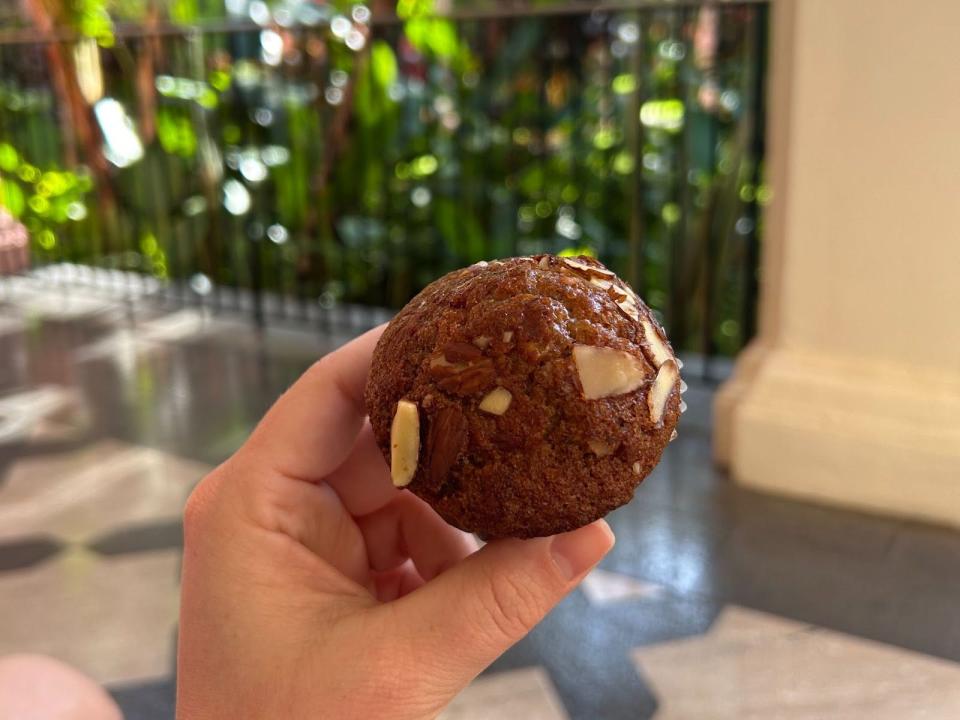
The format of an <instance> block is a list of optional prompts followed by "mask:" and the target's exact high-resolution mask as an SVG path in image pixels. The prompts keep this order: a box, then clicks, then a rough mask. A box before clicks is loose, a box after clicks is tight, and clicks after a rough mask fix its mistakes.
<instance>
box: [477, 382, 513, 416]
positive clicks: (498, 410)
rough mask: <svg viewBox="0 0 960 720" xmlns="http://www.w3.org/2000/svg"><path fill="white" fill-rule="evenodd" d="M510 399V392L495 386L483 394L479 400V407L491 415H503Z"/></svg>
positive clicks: (511, 398)
mask: <svg viewBox="0 0 960 720" xmlns="http://www.w3.org/2000/svg"><path fill="white" fill-rule="evenodd" d="M512 400H513V395H511V394H510V391H509V390H507V389H506V388H502V387H496V388H494V389H493V390H491V391H490V392H488V393H487V394H486V395H484V396H483V400H481V401H480V409H481V410H483V411H484V412H486V413H490V414H491V415H503V414H504V413H505V412H506V411H507V408H509V407H510V402H511V401H512Z"/></svg>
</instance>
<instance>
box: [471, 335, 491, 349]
mask: <svg viewBox="0 0 960 720" xmlns="http://www.w3.org/2000/svg"><path fill="white" fill-rule="evenodd" d="M473 344H474V345H476V346H477V347H478V348H480V349H481V350H485V349H486V348H487V345H489V344H490V338H488V337H487V336H486V335H479V336H478V337H475V338H474V339H473Z"/></svg>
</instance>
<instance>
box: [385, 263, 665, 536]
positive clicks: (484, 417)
mask: <svg viewBox="0 0 960 720" xmlns="http://www.w3.org/2000/svg"><path fill="white" fill-rule="evenodd" d="M575 348H579V349H575ZM596 348H599V350H595V349H596ZM617 373H619V374H617ZM658 376H659V377H658ZM680 383H681V381H680V377H679V373H678V372H677V362H676V359H675V357H674V354H673V351H672V349H671V348H670V346H669V344H668V343H667V341H666V338H665V336H664V335H663V330H662V329H661V328H660V326H659V324H658V323H657V322H656V320H655V319H654V318H653V316H652V314H651V313H650V310H649V308H647V306H646V305H645V304H644V303H643V302H642V301H641V300H640V299H639V298H638V297H637V296H636V295H635V294H634V293H633V291H632V290H631V289H630V288H629V287H628V286H627V285H626V284H625V283H623V282H622V281H620V280H619V279H618V278H617V277H616V276H615V275H613V273H611V272H610V271H608V270H606V269H605V268H604V267H603V265H601V264H600V263H599V262H597V261H596V260H593V259H591V258H587V257H580V258H559V257H554V256H550V255H539V256H535V257H521V258H512V259H509V260H502V261H493V262H489V263H478V264H476V265H473V266H471V267H468V268H465V269H462V270H458V271H455V272H452V273H450V274H448V275H445V276H444V277H442V278H440V279H439V280H437V281H435V282H434V283H432V284H431V285H429V286H428V287H427V288H425V289H424V290H423V291H422V292H421V293H420V294H419V295H417V296H416V297H415V298H414V299H413V300H411V301H410V302H409V303H408V304H407V306H406V307H404V308H403V309H402V310H401V311H400V312H399V313H398V314H397V316H396V317H395V318H394V319H393V321H392V322H391V323H390V325H389V326H388V327H387V329H386V330H385V331H384V333H383V336H382V338H381V339H380V342H379V344H378V345H377V347H376V350H375V351H374V355H373V364H372V367H371V372H370V379H369V381H368V383H367V388H366V403H367V410H368V412H369V414H370V421H371V424H372V425H373V430H374V434H375V436H376V438H377V442H378V444H379V446H380V448H381V450H382V451H383V454H384V456H385V457H386V458H387V461H388V462H390V461H391V459H392V458H391V430H392V427H397V428H398V429H397V430H396V431H395V436H394V442H395V444H396V446H397V450H396V452H395V453H393V454H394V456H395V457H394V458H393V460H394V471H395V477H394V481H395V482H396V483H397V484H402V483H403V482H404V481H407V482H408V483H409V484H408V485H407V487H408V489H409V490H411V491H412V492H414V493H416V494H417V495H418V496H419V497H421V498H423V499H424V500H426V501H427V502H428V503H430V504H431V505H432V506H433V507H434V509H436V511H437V512H438V513H439V514H440V515H441V516H442V517H443V518H444V519H445V520H446V521H447V522H449V523H450V524H452V525H455V526H456V527H459V528H461V529H463V530H468V531H471V532H475V533H477V534H479V535H480V536H481V537H485V538H498V537H521V538H523V537H534V536H541V535H551V534H554V533H557V532H563V531H567V530H572V529H574V528H577V527H580V526H582V525H585V524H587V523H589V522H592V521H593V520H595V519H597V518H600V517H603V516H604V515H606V514H607V513H609V512H610V511H611V510H613V509H614V508H616V507H618V506H620V505H623V504H624V503H626V502H629V500H630V498H631V497H632V496H633V492H634V490H635V489H636V487H637V485H639V484H640V482H641V481H642V480H643V478H645V477H646V476H647V474H648V473H649V472H650V471H651V470H652V469H653V467H654V466H655V465H656V464H657V462H659V460H660V455H661V453H662V452H663V449H664V447H666V445H667V443H668V442H669V441H670V440H671V437H672V434H673V433H674V428H675V426H676V424H677V420H678V418H679V415H680V405H681V400H680ZM400 401H406V402H407V403H412V404H413V406H410V405H407V406H406V408H402V409H401V411H400V412H398V403H400ZM395 416H396V417H397V423H394V419H395ZM401 416H402V417H401ZM411 423H413V425H411ZM403 453H407V454H408V455H409V454H410V453H412V456H411V457H409V458H407V459H408V461H409V462H408V463H407V465H408V466H409V467H408V471H407V475H406V476H403V473H404V470H403V469H402V468H401V469H398V467H400V466H401V465H402V464H403V460H404V458H403V457H402V455H403ZM398 473H399V475H400V476H403V477H398Z"/></svg>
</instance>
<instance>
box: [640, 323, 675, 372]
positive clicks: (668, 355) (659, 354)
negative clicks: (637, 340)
mask: <svg viewBox="0 0 960 720" xmlns="http://www.w3.org/2000/svg"><path fill="white" fill-rule="evenodd" d="M640 324H641V325H643V336H644V338H645V339H646V341H647V347H649V348H650V354H651V355H652V356H653V358H652V359H653V365H654V367H660V366H661V365H663V364H664V363H665V362H666V361H667V360H673V359H674V358H673V353H672V352H670V348H669V346H668V345H667V343H666V342H665V341H664V339H663V338H662V337H660V333H659V332H657V329H656V328H655V327H654V326H653V323H652V322H650V321H649V320H648V319H647V318H643V320H641V321H640Z"/></svg>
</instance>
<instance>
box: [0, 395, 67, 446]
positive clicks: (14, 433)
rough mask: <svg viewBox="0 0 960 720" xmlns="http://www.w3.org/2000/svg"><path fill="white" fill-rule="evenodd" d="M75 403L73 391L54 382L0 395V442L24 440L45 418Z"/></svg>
mask: <svg viewBox="0 0 960 720" xmlns="http://www.w3.org/2000/svg"><path fill="white" fill-rule="evenodd" d="M75 403H76V398H75V393H73V392H71V391H70V390H68V389H66V388H63V387H58V386H56V385H45V386H41V387H35V388H31V389H30V390H23V391H21V392H17V393H10V394H8V395H6V396H4V397H0V443H9V442H12V441H14V440H24V439H26V438H28V437H30V435H31V432H32V431H33V429H34V428H35V427H36V425H37V424H39V423H40V422H41V421H42V420H43V419H44V418H48V417H50V416H52V415H56V414H57V413H59V412H62V411H63V410H65V409H67V408H69V407H70V406H72V405H74V404H75Z"/></svg>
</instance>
